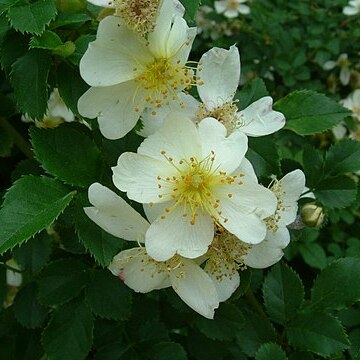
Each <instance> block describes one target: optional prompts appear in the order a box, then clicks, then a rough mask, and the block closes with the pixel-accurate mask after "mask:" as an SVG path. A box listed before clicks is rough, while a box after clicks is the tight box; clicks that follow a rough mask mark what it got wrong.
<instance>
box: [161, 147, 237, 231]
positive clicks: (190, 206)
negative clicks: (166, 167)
mask: <svg viewBox="0 0 360 360" xmlns="http://www.w3.org/2000/svg"><path fill="white" fill-rule="evenodd" d="M160 153H161V155H162V156H163V157H164V158H165V159H166V160H167V161H168V163H169V164H171V166H172V167H173V168H174V170H175V171H176V173H177V174H176V175H171V176H166V177H162V176H160V175H159V176H157V180H158V189H161V194H158V197H159V198H160V199H161V198H163V197H165V198H164V199H166V197H167V198H168V199H172V201H173V204H172V205H171V206H169V207H167V208H166V210H165V213H164V214H163V216H165V217H166V215H167V214H169V213H171V211H172V210H173V209H175V208H176V207H178V206H181V208H182V209H183V210H182V215H183V216H184V217H187V216H189V221H190V224H191V225H195V224H196V222H197V221H198V218H199V217H200V216H204V215H209V216H210V217H211V218H212V219H213V220H214V221H215V222H216V223H218V222H219V220H222V221H223V222H227V221H228V219H227V218H225V217H224V216H223V215H222V212H221V211H219V210H218V208H219V207H220V199H219V198H217V197H216V195H215V193H216V192H215V190H216V188H217V187H218V186H223V184H229V185H233V183H234V181H235V180H234V179H235V178H236V177H234V176H229V175H227V174H226V172H220V171H218V169H217V168H216V167H215V166H214V164H215V159H216V155H215V153H214V151H211V152H210V154H209V155H208V156H206V157H205V158H204V159H202V160H200V161H199V160H198V159H197V158H196V157H194V156H190V157H189V158H188V159H180V160H177V161H176V162H175V161H174V159H173V158H172V157H170V156H169V155H168V154H167V152H166V151H165V150H161V151H160ZM227 196H228V197H229V198H230V197H232V196H233V194H232V193H228V194H227Z"/></svg>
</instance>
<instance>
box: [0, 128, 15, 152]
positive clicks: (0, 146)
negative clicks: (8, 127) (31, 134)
mask: <svg viewBox="0 0 360 360" xmlns="http://www.w3.org/2000/svg"><path fill="white" fill-rule="evenodd" d="M13 145H14V142H13V139H12V137H11V136H10V135H9V134H8V133H7V132H5V130H4V129H3V128H2V127H1V123H0V157H8V156H10V154H11V149H12V147H13Z"/></svg>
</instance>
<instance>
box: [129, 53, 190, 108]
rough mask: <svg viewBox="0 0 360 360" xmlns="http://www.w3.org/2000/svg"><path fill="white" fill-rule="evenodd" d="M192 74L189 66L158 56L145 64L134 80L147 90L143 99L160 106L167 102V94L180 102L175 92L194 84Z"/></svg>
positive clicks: (152, 104) (149, 103)
mask: <svg viewBox="0 0 360 360" xmlns="http://www.w3.org/2000/svg"><path fill="white" fill-rule="evenodd" d="M193 76H194V72H193V71H192V70H191V69H190V68H189V67H187V66H185V65H183V64H180V63H178V62H175V63H174V62H173V60H172V59H168V58H159V59H155V60H154V61H153V62H152V63H150V64H147V65H146V67H145V69H144V71H143V72H142V73H141V75H139V76H137V77H136V78H135V81H136V82H137V83H138V84H139V87H140V88H143V89H144V90H146V91H147V93H148V96H147V97H146V99H145V100H146V102H147V103H148V105H151V106H155V107H157V108H160V107H162V106H163V104H164V103H167V99H168V96H169V95H170V96H171V98H172V99H173V100H174V101H179V104H181V103H182V102H181V101H180V100H179V98H178V95H177V93H178V91H181V90H183V89H184V88H185V87H189V86H190V87H191V86H192V85H193V84H194V80H193Z"/></svg>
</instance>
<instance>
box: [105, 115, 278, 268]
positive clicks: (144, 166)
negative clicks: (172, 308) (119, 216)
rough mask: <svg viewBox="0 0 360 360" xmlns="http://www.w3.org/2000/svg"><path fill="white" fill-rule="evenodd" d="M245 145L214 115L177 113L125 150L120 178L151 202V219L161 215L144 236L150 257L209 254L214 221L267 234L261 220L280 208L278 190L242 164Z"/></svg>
mask: <svg viewBox="0 0 360 360" xmlns="http://www.w3.org/2000/svg"><path fill="white" fill-rule="evenodd" d="M246 151H247V137H246V136H245V135H244V134H243V133H241V132H234V133H232V134H230V135H229V136H227V134H226V128H225V127H224V126H223V125H222V124H221V123H219V122H218V121H217V120H216V119H212V118H208V119H204V120H203V121H201V123H200V124H199V126H197V125H196V124H194V122H192V121H191V120H190V119H187V118H184V117H183V116H182V115H181V114H179V113H172V114H170V115H169V116H168V118H167V120H166V121H165V123H164V125H163V127H162V128H160V129H159V130H158V131H157V132H156V133H155V134H153V135H151V136H149V137H148V138H146V139H145V140H144V141H143V143H142V144H141V145H140V147H139V148H138V152H137V153H129V152H126V153H123V154H122V155H121V156H120V158H119V160H118V164H117V166H115V167H113V168H112V169H113V181H114V184H115V185H116V187H117V188H118V189H120V190H121V191H125V192H127V195H128V197H129V198H130V199H132V200H135V201H138V202H140V203H143V204H148V206H147V211H148V218H151V219H155V220H154V221H153V223H152V224H151V226H150V228H149V230H148V231H147V233H146V239H145V244H146V249H147V252H148V254H149V255H150V256H151V257H153V258H154V259H156V260H158V261H165V260H168V259H170V258H171V257H173V256H174V255H175V254H178V255H181V256H184V257H187V258H197V257H199V256H201V255H203V254H204V253H206V251H207V249H208V246H209V244H210V243H211V241H212V239H213V235H214V223H217V224H221V225H222V226H223V227H224V228H225V229H227V230H228V231H229V232H231V233H233V234H234V235H236V236H237V237H238V238H240V239H242V240H243V241H244V242H247V243H252V244H256V243H259V242H261V241H262V240H263V239H264V238H265V235H266V224H265V223H264V222H263V220H262V219H265V218H266V217H268V216H270V215H272V214H273V213H274V212H275V209H276V203H277V202H276V197H275V195H274V194H273V193H272V192H271V191H270V190H268V189H266V188H264V187H263V186H261V185H259V184H258V183H257V181H255V180H254V178H253V176H252V175H249V174H247V171H246V166H244V165H242V166H241V163H242V162H243V159H244V156H245V153H246Z"/></svg>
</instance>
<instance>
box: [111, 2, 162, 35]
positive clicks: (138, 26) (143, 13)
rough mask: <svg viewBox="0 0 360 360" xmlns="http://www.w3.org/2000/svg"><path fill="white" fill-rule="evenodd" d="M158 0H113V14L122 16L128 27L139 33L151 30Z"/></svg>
mask: <svg viewBox="0 0 360 360" xmlns="http://www.w3.org/2000/svg"><path fill="white" fill-rule="evenodd" d="M159 2H160V1H159V0H136V1H134V0H114V1H113V3H114V4H115V7H116V10H115V15H116V16H119V17H121V18H123V19H124V20H125V23H126V24H127V25H128V27H129V28H131V29H133V30H135V31H136V32H138V33H139V34H141V35H143V36H144V35H146V34H148V33H149V32H151V31H153V30H154V28H155V25H156V21H155V20H156V19H155V15H156V13H157V10H158V7H159Z"/></svg>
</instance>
